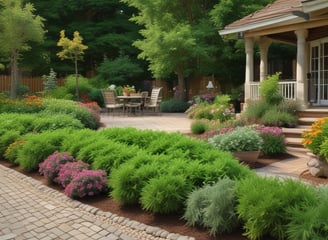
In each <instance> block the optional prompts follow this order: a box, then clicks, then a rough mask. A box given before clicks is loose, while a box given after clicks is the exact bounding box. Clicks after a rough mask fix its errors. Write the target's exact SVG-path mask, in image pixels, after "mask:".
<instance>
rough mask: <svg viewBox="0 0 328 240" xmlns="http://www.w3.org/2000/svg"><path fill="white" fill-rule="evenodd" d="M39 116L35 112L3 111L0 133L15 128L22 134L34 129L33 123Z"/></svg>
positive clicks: (0, 120) (0, 116) (0, 115)
mask: <svg viewBox="0 0 328 240" xmlns="http://www.w3.org/2000/svg"><path fill="white" fill-rule="evenodd" d="M36 118H37V115H35V114H25V113H24V114H22V113H2V114H0V122H1V124H0V133H4V132H6V131H8V130H15V131H18V132H20V133H21V134H25V133H28V132H30V131H32V130H33V126H32V123H33V121H34V120H35V119H36Z"/></svg>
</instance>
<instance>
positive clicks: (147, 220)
mask: <svg viewBox="0 0 328 240" xmlns="http://www.w3.org/2000/svg"><path fill="white" fill-rule="evenodd" d="M290 157H291V155H289V154H283V155H280V156H276V157H266V156H260V158H259V159H258V161H257V162H256V163H255V164H252V165H251V166H250V167H251V168H261V167H265V166H267V165H269V164H272V163H274V162H277V161H281V160H283V159H286V158H290ZM0 164H2V165H4V166H6V167H9V168H11V169H14V170H16V171H19V172H21V173H23V174H25V175H26V176H29V177H32V178H34V179H36V180H39V181H41V182H42V183H43V184H45V185H47V186H49V187H51V188H53V189H55V190H57V191H59V192H63V189H62V188H61V187H60V186H59V185H56V184H53V183H49V182H48V181H47V180H46V179H45V178H44V177H43V176H41V175H40V174H39V173H38V172H24V171H22V170H21V169H19V167H18V166H15V165H12V164H11V163H9V162H7V161H4V160H0ZM300 179H302V180H304V181H307V182H310V183H312V184H328V179H327V178H317V177H313V176H312V175H311V174H310V173H309V172H306V171H305V172H303V173H302V174H301V175H300ZM80 201H81V202H83V203H85V204H89V205H91V206H94V207H97V208H99V209H101V210H103V211H109V212H111V213H115V214H117V215H119V216H123V217H126V218H129V219H132V220H135V221H138V222H142V223H144V224H147V225H151V226H157V227H160V228H163V229H165V230H167V231H169V232H175V233H179V234H181V235H187V236H191V237H195V239H197V240H219V239H220V240H246V239H247V238H246V237H244V236H243V235H242V230H240V231H237V232H234V233H232V234H224V235H219V236H216V237H211V236H210V235H209V234H208V231H207V230H205V229H202V228H198V227H190V226H186V225H185V222H184V221H183V220H181V215H182V213H180V214H170V215H159V214H153V213H150V212H147V211H144V210H142V209H141V207H140V206H122V205H121V204H120V203H118V202H116V201H115V200H113V199H111V198H110V197H108V196H107V195H99V196H95V197H92V198H86V199H82V200H80ZM264 239H265V240H270V239H271V240H273V239H272V238H269V237H265V238H263V240H264Z"/></svg>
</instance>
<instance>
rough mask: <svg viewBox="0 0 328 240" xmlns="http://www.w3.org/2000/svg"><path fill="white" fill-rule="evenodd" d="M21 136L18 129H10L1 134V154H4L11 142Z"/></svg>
mask: <svg viewBox="0 0 328 240" xmlns="http://www.w3.org/2000/svg"><path fill="white" fill-rule="evenodd" d="M19 136H20V132H19V131H16V130H8V131H6V132H4V133H1V134H0V156H3V155H4V153H5V151H6V149H7V148H8V147H9V145H10V144H12V143H13V142H15V140H17V139H18V138H19Z"/></svg>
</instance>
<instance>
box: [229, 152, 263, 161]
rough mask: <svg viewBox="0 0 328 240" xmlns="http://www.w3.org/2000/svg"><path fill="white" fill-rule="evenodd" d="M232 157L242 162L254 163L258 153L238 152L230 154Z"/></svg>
mask: <svg viewBox="0 0 328 240" xmlns="http://www.w3.org/2000/svg"><path fill="white" fill-rule="evenodd" d="M232 155H233V156H234V157H235V158H236V159H238V160H239V161H242V162H248V163H254V162H256V161H257V158H258V157H259V155H260V151H240V152H232Z"/></svg>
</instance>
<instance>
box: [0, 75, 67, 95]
mask: <svg viewBox="0 0 328 240" xmlns="http://www.w3.org/2000/svg"><path fill="white" fill-rule="evenodd" d="M10 81H11V77H10V75H0V92H5V91H10V87H11V83H10ZM63 82H64V81H63V79H57V85H58V86H62V85H63ZM20 84H22V85H25V86H27V87H28V88H29V89H30V92H31V93H36V92H41V91H43V90H44V85H43V79H42V78H41V77H25V76H24V77H22V78H21V79H20Z"/></svg>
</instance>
